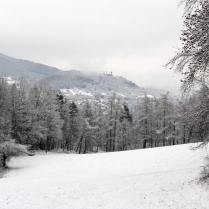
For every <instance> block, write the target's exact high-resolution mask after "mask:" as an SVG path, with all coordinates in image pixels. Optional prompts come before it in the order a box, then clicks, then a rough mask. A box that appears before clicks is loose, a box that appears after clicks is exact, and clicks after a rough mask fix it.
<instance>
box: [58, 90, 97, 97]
mask: <svg viewBox="0 0 209 209" xmlns="http://www.w3.org/2000/svg"><path fill="white" fill-rule="evenodd" d="M60 91H61V92H62V93H63V94H65V95H66V96H67V95H73V96H75V95H84V96H89V97H92V96H93V95H92V94H91V93H88V92H85V91H82V90H80V89H77V88H74V89H60Z"/></svg>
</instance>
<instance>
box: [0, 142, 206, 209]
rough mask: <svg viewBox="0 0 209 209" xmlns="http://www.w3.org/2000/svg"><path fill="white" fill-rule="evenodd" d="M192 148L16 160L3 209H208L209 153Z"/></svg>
mask: <svg viewBox="0 0 209 209" xmlns="http://www.w3.org/2000/svg"><path fill="white" fill-rule="evenodd" d="M190 147H191V144H189V145H176V146H170V147H160V148H152V149H143V150H135V151H123V152H115V153H97V154H87V155H78V154H64V153H62V154H58V153H48V154H46V153H36V155H35V156H33V157H28V156H24V157H19V158H13V159H12V161H11V162H10V164H9V167H10V168H9V171H8V173H7V174H6V175H5V177H4V178H1V179H0V203H1V208H4V209H11V208H15V209H28V208H31V209H37V208H53V209H58V208H59V209H60V208H62V209H69V208H76V209H81V208H85V209H94V208H95V209H98V208H108V209H112V208H113V209H135V208H140V209H153V208H156V209H162V208H163V209H164V208H165V209H167V208H172V209H180V208H185V209H192V208H198V209H200V208H201V209H206V208H208V205H209V199H208V191H207V190H206V189H205V188H204V187H202V186H201V185H199V184H197V181H196V178H197V177H198V173H199V169H200V166H201V165H202V164H203V158H202V157H203V156H204V155H206V153H205V152H204V151H200V150H198V151H195V152H194V151H191V150H190V149H189V148H190Z"/></svg>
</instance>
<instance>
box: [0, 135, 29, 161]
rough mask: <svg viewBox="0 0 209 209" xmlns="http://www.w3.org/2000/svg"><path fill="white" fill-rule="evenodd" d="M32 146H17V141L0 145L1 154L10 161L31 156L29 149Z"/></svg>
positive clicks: (9, 141)
mask: <svg viewBox="0 0 209 209" xmlns="http://www.w3.org/2000/svg"><path fill="white" fill-rule="evenodd" d="M29 147H30V146H27V145H22V144H17V143H16V142H15V140H14V139H13V140H7V141H5V142H2V143H1V144H0V153H1V154H2V153H4V154H5V155H6V157H7V158H8V159H9V158H10V157H17V156H19V155H22V154H30V153H29V151H28V149H29Z"/></svg>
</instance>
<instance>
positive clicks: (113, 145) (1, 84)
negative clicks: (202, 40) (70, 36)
mask: <svg viewBox="0 0 209 209" xmlns="http://www.w3.org/2000/svg"><path fill="white" fill-rule="evenodd" d="M202 91H203V90H202ZM205 91H206V87H205V88H204V92H205ZM200 92H201V91H200ZM197 95H200V93H198V94H195V95H194V96H193V97H190V98H189V100H184V101H180V102H176V101H172V99H171V98H170V97H169V94H164V95H161V97H160V98H150V97H148V96H147V95H146V94H145V95H144V97H143V98H142V99H141V102H140V103H139V104H138V106H137V107H135V109H134V110H133V111H132V112H130V110H129V107H128V105H127V104H125V103H123V102H122V100H121V99H120V98H118V97H117V96H116V94H113V95H112V96H111V97H110V98H109V100H108V103H107V106H106V108H104V107H103V108H102V106H101V105H99V104H93V103H91V102H90V101H85V102H83V103H82V104H76V103H75V102H69V101H67V100H66V99H65V97H64V96H63V95H61V94H57V93H56V92H54V91H53V90H52V89H50V88H49V87H48V86H46V85H45V84H43V83H37V84H35V85H32V86H31V85H29V84H28V83H27V82H26V81H25V80H24V79H21V80H19V82H17V83H14V84H12V85H9V84H8V83H7V82H6V81H5V80H4V79H3V78H1V79H0V143H2V142H5V141H8V140H10V139H15V141H16V143H18V144H24V145H32V147H33V149H42V150H46V151H50V150H54V149H56V150H63V151H64V150H67V151H69V150H71V151H75V152H78V153H87V152H98V151H106V152H113V151H122V150H130V149H140V148H148V147H158V146H168V145H175V144H182V143H189V142H195V141H201V140H202V139H203V138H201V137H199V136H197V135H198V134H197V133H196V132H195V131H196V129H195V128H194V127H195V120H196V117H195V118H194V119H193V118H191V116H190V115H192V114H190V113H191V112H192V111H193V110H192V108H194V104H196V106H198V104H199V105H203V104H204V103H203V102H202V100H201V98H199V96H197ZM203 97H204V96H203ZM195 108H198V107H195Z"/></svg>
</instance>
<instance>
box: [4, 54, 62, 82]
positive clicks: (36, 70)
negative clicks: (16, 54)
mask: <svg viewBox="0 0 209 209" xmlns="http://www.w3.org/2000/svg"><path fill="white" fill-rule="evenodd" d="M60 71H61V70H59V69H57V68H54V67H49V66H46V65H42V64H39V63H34V62H30V61H27V60H22V59H16V58H13V57H9V56H6V55H4V54H0V76H1V77H12V78H20V77H24V78H26V79H27V80H29V81H30V82H36V81H39V80H41V79H43V78H45V77H47V76H51V75H54V74H56V73H59V72H60Z"/></svg>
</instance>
